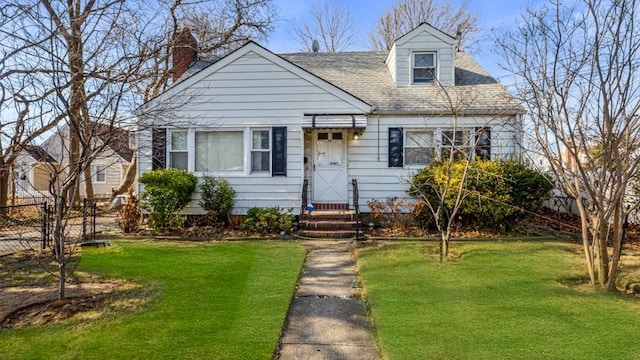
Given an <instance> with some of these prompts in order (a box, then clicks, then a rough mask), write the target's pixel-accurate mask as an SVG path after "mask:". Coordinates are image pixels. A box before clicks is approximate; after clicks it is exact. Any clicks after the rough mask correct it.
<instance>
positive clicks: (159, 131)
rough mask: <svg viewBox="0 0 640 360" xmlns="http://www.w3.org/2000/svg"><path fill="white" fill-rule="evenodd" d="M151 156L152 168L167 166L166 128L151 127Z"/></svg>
mask: <svg viewBox="0 0 640 360" xmlns="http://www.w3.org/2000/svg"><path fill="white" fill-rule="evenodd" d="M151 156H152V158H151V164H152V165H151V168H152V169H153V170H156V169H164V168H166V167H167V129H165V128H153V129H152V130H151Z"/></svg>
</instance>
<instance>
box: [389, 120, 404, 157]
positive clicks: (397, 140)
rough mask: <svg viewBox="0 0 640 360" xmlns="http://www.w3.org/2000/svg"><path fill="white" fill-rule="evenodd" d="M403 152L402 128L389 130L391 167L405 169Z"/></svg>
mask: <svg viewBox="0 0 640 360" xmlns="http://www.w3.org/2000/svg"><path fill="white" fill-rule="evenodd" d="M403 151H404V141H403V135H402V128H389V167H403V165H404V159H403Z"/></svg>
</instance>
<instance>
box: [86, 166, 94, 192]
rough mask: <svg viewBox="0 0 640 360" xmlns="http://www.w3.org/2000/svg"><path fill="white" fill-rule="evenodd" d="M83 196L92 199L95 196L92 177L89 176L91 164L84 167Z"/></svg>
mask: <svg viewBox="0 0 640 360" xmlns="http://www.w3.org/2000/svg"><path fill="white" fill-rule="evenodd" d="M84 196H85V197H86V198H87V199H93V198H94V197H95V195H94V193H93V179H92V178H91V165H88V166H87V168H86V169H84Z"/></svg>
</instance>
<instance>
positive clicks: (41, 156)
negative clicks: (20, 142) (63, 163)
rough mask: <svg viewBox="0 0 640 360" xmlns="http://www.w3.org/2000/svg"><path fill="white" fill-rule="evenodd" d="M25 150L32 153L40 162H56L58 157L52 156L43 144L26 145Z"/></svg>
mask: <svg viewBox="0 0 640 360" xmlns="http://www.w3.org/2000/svg"><path fill="white" fill-rule="evenodd" d="M24 150H25V151H26V152H27V153H29V155H31V157H32V158H34V159H35V160H36V161H39V162H48V163H55V162H56V159H54V158H53V156H51V155H50V154H49V153H48V152H47V150H45V149H44V148H43V147H42V146H38V145H26V146H25V147H24Z"/></svg>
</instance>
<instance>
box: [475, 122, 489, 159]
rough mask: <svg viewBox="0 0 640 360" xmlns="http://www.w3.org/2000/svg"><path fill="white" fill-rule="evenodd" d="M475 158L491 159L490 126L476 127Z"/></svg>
mask: <svg viewBox="0 0 640 360" xmlns="http://www.w3.org/2000/svg"><path fill="white" fill-rule="evenodd" d="M475 133H476V136H477V138H476V159H478V160H491V128H488V127H483V128H476V131H475Z"/></svg>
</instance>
